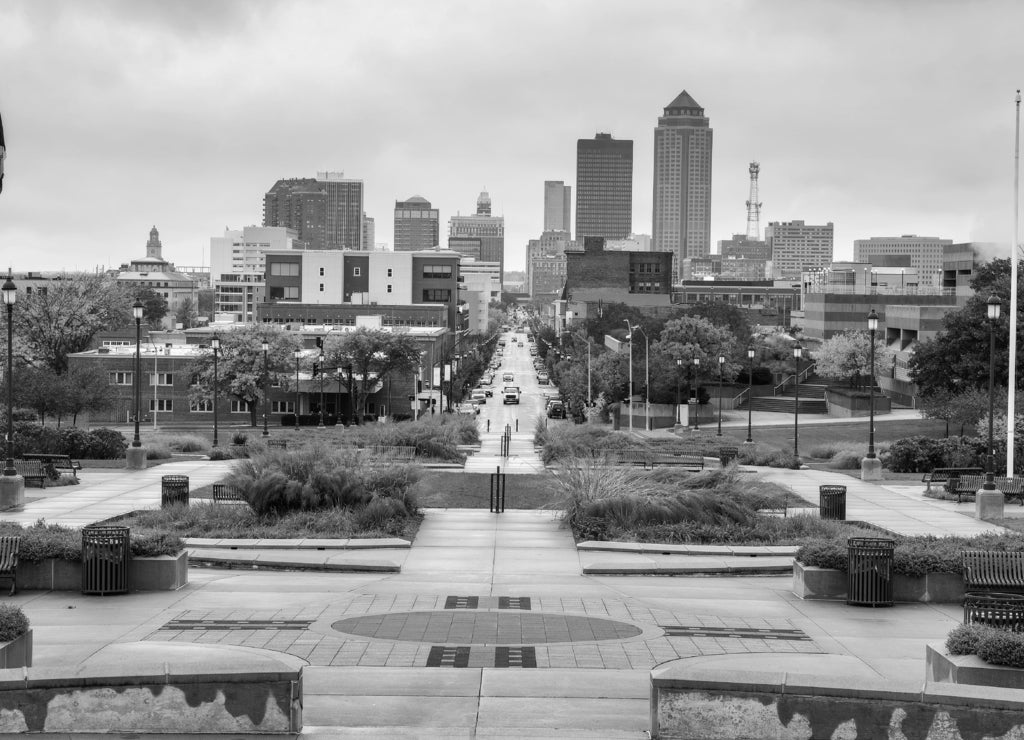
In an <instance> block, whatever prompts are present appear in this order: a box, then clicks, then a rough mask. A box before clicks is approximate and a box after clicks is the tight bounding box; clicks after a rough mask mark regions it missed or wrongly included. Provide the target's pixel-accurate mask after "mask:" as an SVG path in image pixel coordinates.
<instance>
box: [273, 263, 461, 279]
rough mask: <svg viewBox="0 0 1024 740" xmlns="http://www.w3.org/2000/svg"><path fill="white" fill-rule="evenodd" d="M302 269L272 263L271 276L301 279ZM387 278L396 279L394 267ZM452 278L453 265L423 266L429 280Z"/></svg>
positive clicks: (360, 270)
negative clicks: (300, 270)
mask: <svg viewBox="0 0 1024 740" xmlns="http://www.w3.org/2000/svg"><path fill="white" fill-rule="evenodd" d="M300 267H301V266H300V265H299V263H298V262H272V263H270V274H271V275H276V276H279V277H299V275H300V274H301V273H300V272H299V268H300ZM319 271H320V277H324V276H325V275H326V270H325V268H323V267H321V268H320V269H319ZM362 275H363V268H361V267H353V268H352V277H362ZM387 276H388V277H394V276H395V270H394V268H392V267H389V268H387ZM451 276H452V266H451V265H424V266H423V277H424V278H429V279H432V280H437V279H446V280H447V279H450V278H451Z"/></svg>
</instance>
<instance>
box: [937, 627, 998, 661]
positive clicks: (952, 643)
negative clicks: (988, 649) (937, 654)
mask: <svg viewBox="0 0 1024 740" xmlns="http://www.w3.org/2000/svg"><path fill="white" fill-rule="evenodd" d="M993 629H995V628H994V627H989V626H987V625H983V624H961V625H958V626H956V627H954V628H953V631H952V632H950V633H949V635H948V636H947V637H946V652H947V653H949V654H950V655H975V654H976V653H977V652H978V643H979V642H981V637H982V635H983V634H985V633H986V632H988V631H989V630H993Z"/></svg>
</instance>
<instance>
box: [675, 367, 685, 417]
mask: <svg viewBox="0 0 1024 740" xmlns="http://www.w3.org/2000/svg"><path fill="white" fill-rule="evenodd" d="M682 385H683V361H682V359H678V360H676V429H678V428H679V427H681V426H682V425H683V408H682V406H681V404H682V401H681V400H680V399H681V398H682V394H683V392H682Z"/></svg>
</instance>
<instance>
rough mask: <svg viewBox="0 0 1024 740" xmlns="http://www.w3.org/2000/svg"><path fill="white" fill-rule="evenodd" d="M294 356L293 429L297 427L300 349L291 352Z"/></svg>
mask: <svg viewBox="0 0 1024 740" xmlns="http://www.w3.org/2000/svg"><path fill="white" fill-rule="evenodd" d="M292 357H294V358H295V430H296V431H298V429H299V360H300V359H301V358H302V350H301V349H296V350H295V351H294V352H292Z"/></svg>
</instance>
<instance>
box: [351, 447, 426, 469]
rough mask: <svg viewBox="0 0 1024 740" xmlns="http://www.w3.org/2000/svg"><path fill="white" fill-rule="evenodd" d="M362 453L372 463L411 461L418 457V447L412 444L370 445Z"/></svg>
mask: <svg viewBox="0 0 1024 740" xmlns="http://www.w3.org/2000/svg"><path fill="white" fill-rule="evenodd" d="M361 454H362V456H363V457H364V459H365V460H366V462H368V463H370V464H371V465H383V464H385V463H392V462H393V463H411V462H413V461H414V460H415V459H416V448H415V447H413V446H412V445H370V446H369V447H364V448H362V453H361Z"/></svg>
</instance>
